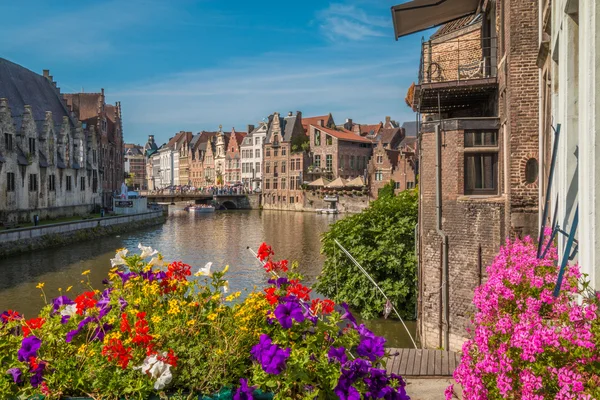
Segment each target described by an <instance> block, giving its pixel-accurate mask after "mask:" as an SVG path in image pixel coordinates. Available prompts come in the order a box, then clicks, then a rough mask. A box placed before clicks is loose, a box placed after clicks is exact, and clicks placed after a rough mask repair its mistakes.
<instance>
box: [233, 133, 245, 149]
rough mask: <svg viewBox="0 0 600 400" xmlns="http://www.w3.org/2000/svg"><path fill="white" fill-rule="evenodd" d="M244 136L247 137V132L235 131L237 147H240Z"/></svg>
mask: <svg viewBox="0 0 600 400" xmlns="http://www.w3.org/2000/svg"><path fill="white" fill-rule="evenodd" d="M246 135H248V132H238V131H235V140H236V142H237V144H238V146H241V144H242V142H243V141H244V138H245V137H246Z"/></svg>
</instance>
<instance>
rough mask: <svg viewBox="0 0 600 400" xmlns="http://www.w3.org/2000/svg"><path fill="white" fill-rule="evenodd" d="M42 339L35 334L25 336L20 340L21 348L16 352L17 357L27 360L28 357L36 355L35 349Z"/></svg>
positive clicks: (22, 360) (37, 348) (20, 359)
mask: <svg viewBox="0 0 600 400" xmlns="http://www.w3.org/2000/svg"><path fill="white" fill-rule="evenodd" d="M41 345H42V341H41V340H40V339H39V338H38V337H37V336H27V337H26V338H23V340H22V341H21V348H20V349H19V351H18V352H17V359H18V360H19V361H21V362H27V361H29V358H30V357H34V358H35V357H37V351H38V350H39V348H40V346H41Z"/></svg>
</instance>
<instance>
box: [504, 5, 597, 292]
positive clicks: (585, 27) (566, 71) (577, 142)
mask: <svg viewBox="0 0 600 400" xmlns="http://www.w3.org/2000/svg"><path fill="white" fill-rule="evenodd" d="M538 3H539V4H538V5H533V6H532V7H534V6H535V7H538V6H539V8H538V9H539V10H540V13H541V15H540V18H539V29H540V32H541V36H540V37H539V48H538V53H537V55H538V58H537V63H538V67H539V68H540V72H541V75H540V78H541V82H540V88H541V90H542V92H541V96H540V104H539V109H540V110H541V118H540V126H539V143H540V161H541V162H540V165H539V170H540V172H541V182H540V183H541V185H540V213H541V215H542V217H543V216H544V214H543V211H544V210H546V214H545V217H546V219H545V220H544V222H545V223H546V226H548V227H550V226H551V223H552V219H553V218H554V213H555V211H556V215H557V218H556V221H557V224H558V225H559V226H560V228H561V229H562V230H563V231H565V232H570V230H571V229H572V228H573V227H575V229H576V240H577V242H578V244H577V253H576V255H577V258H576V259H575V261H577V262H578V263H579V265H580V266H581V271H582V272H583V273H585V274H587V275H588V277H589V279H590V282H591V288H593V289H594V290H595V291H596V292H598V291H600V172H599V171H600V120H599V118H600V113H599V112H598V109H599V106H600V84H599V78H598V71H600V50H599V44H600V36H599V35H600V8H599V7H598V2H597V1H595V0H579V1H567V0H556V1H550V0H539V2H538ZM511 16H512V13H511ZM531 101H533V100H531ZM559 124H560V132H559V133H555V132H556V131H558V125H559ZM555 146H556V150H557V151H556V162H555V164H554V166H553V165H552V153H553V149H554V147H555ZM521 167H522V168H523V166H521ZM526 167H527V166H526ZM552 167H554V176H553V179H552V180H551V181H549V175H550V170H551V169H552ZM535 171H537V165H535V164H533V163H532V164H531V165H530V168H529V172H530V173H531V174H533V173H534V172H535ZM549 185H551V186H550V192H549V193H548V189H549ZM576 214H578V215H577V217H576ZM557 241H558V248H559V256H560V257H561V258H562V257H563V255H564V253H565V252H567V253H569V251H568V249H566V248H565V246H566V242H567V237H566V236H565V235H561V234H559V235H558V236H557ZM570 250H571V252H572V251H573V250H574V248H571V249H570Z"/></svg>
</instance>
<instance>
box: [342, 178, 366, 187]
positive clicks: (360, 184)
mask: <svg viewBox="0 0 600 400" xmlns="http://www.w3.org/2000/svg"><path fill="white" fill-rule="evenodd" d="M346 186H348V187H358V188H361V187H363V186H365V180H364V179H363V178H362V176H357V177H356V178H354V179H352V180H351V181H350V182H348V183H347V184H346Z"/></svg>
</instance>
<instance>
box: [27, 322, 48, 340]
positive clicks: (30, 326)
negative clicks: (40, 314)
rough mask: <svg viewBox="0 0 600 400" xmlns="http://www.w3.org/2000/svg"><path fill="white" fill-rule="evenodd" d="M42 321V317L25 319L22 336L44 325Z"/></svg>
mask: <svg viewBox="0 0 600 400" xmlns="http://www.w3.org/2000/svg"><path fill="white" fill-rule="evenodd" d="M44 322H46V320H45V319H44V318H32V319H30V320H27V321H25V323H24V324H23V337H27V336H29V335H30V334H31V331H32V330H34V329H39V328H41V327H42V326H44Z"/></svg>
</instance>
